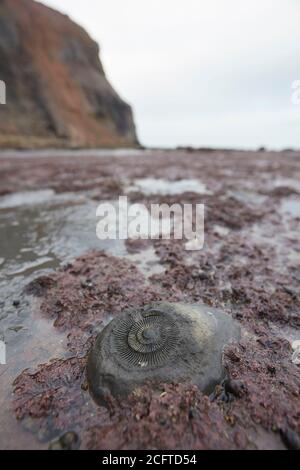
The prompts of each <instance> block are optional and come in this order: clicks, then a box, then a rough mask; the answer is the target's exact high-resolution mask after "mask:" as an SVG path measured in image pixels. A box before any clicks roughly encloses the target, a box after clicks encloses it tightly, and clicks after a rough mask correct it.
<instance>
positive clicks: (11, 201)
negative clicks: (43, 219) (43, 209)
mask: <svg viewBox="0 0 300 470" xmlns="http://www.w3.org/2000/svg"><path fill="white" fill-rule="evenodd" d="M54 195H55V193H54V191H53V190H52V189H44V190H41V191H24V192H21V193H13V194H9V195H7V196H3V197H2V198H1V199H0V209H10V208H12V207H21V206H25V205H29V206H31V205H33V204H43V203H44V202H47V201H50V200H51V199H53V197H54Z"/></svg>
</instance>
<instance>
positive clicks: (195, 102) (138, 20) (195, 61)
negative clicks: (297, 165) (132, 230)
mask: <svg viewBox="0 0 300 470" xmlns="http://www.w3.org/2000/svg"><path fill="white" fill-rule="evenodd" d="M44 3H46V4H48V5H50V6H53V7H55V8H57V9H59V10H61V11H63V12H66V13H68V14H69V15H70V16H71V17H72V18H73V19H74V20H75V21H76V22H78V23H80V24H81V25H82V26H84V27H85V28H86V29H87V30H88V32H89V33H90V34H91V36H92V37H93V38H94V39H96V40H97V41H98V42H99V43H100V46H101V59H102V62H103V63H104V66H105V69H106V72H107V75H108V78H109V79H110V81H111V82H112V84H113V86H114V87H115V88H116V89H117V91H118V92H119V93H120V94H121V96H122V97H123V98H125V99H126V100H127V101H128V102H130V104H132V105H133V107H134V111H135V115H136V121H137V124H138V131H139V136H140V139H141V141H142V142H143V143H145V144H147V145H153V146H159V145H170V146H175V145H181V144H182V145H183V144H193V145H199V146H202V145H205V146H206V145H212V146H225V145H231V146H243V147H255V146H257V145H263V144H264V145H267V146H271V147H285V146H298V147H299V146H300V132H299V131H298V129H299V130H300V107H298V108H296V109H295V107H294V106H293V105H292V104H291V101H290V96H291V83H292V82H293V81H294V80H296V79H300V66H299V65H298V61H299V57H300V29H299V18H300V2H299V1H297V0H245V1H243V2H241V1H240V0H185V1H183V0H152V1H151V2H147V1H146V0H126V1H124V0H64V1H63V2H61V0H47V1H46V0H44Z"/></svg>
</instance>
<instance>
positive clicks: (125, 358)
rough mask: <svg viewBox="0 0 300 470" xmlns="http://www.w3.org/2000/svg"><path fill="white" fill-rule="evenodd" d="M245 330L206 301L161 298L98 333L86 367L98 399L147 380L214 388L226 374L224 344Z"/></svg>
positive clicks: (126, 391) (100, 399)
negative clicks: (160, 300) (203, 302)
mask: <svg viewBox="0 0 300 470" xmlns="http://www.w3.org/2000/svg"><path fill="white" fill-rule="evenodd" d="M239 337H240V329H239V327H238V326H237V325H236V323H235V322H234V321H233V320H232V318H231V317H230V316H229V315H227V314H225V313H224V312H222V311H220V310H217V309H212V308H210V307H208V306H206V305H185V304H181V303H166V302H157V303H153V304H151V305H147V306H145V307H142V308H139V309H132V310H126V311H125V312H123V313H122V314H121V315H119V316H118V317H117V318H115V319H114V320H113V321H111V322H110V323H109V324H108V325H107V326H106V327H105V328H104V329H103V331H102V332H101V333H100V334H99V336H98V337H97V339H96V342H95V345H94V347H93V348H92V350H91V352H90V354H89V359H88V365H87V378H88V382H89V388H90V391H91V393H92V395H93V396H94V398H95V399H96V401H98V402H100V403H101V402H103V400H104V399H105V396H106V395H107V394H109V393H111V394H112V395H114V396H124V395H127V394H128V393H130V392H132V391H134V390H135V389H137V388H139V387H140V386H141V385H143V384H145V383H146V382H149V381H151V382H153V383H154V382H186V381H188V382H191V383H194V384H196V385H198V387H199V388H200V389H201V390H202V391H204V392H207V393H208V392H210V391H211V390H213V388H214V386H215V385H216V384H217V383H219V382H220V381H221V380H222V379H223V377H224V370H223V368H222V360H221V359H222V351H223V348H224V346H225V345H226V344H227V343H229V342H230V341H232V340H234V339H238V338H239Z"/></svg>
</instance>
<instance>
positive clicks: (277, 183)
mask: <svg viewBox="0 0 300 470" xmlns="http://www.w3.org/2000/svg"><path fill="white" fill-rule="evenodd" d="M273 186H274V188H281V187H288V188H291V189H294V190H295V191H299V192H300V181H299V179H293V178H277V179H276V180H274V181H273Z"/></svg>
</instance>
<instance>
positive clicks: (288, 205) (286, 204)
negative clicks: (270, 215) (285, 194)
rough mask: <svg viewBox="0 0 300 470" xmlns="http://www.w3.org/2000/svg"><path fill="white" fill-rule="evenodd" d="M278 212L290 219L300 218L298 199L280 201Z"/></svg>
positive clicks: (299, 202) (299, 200) (299, 201)
mask: <svg viewBox="0 0 300 470" xmlns="http://www.w3.org/2000/svg"><path fill="white" fill-rule="evenodd" d="M280 210H281V211H282V212H284V213H287V214H290V215H291V216H292V217H295V218H298V217H300V199H286V200H284V201H282V203H281V207H280Z"/></svg>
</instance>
